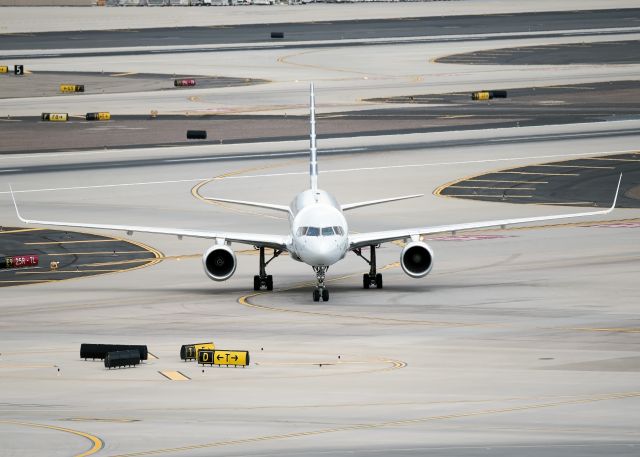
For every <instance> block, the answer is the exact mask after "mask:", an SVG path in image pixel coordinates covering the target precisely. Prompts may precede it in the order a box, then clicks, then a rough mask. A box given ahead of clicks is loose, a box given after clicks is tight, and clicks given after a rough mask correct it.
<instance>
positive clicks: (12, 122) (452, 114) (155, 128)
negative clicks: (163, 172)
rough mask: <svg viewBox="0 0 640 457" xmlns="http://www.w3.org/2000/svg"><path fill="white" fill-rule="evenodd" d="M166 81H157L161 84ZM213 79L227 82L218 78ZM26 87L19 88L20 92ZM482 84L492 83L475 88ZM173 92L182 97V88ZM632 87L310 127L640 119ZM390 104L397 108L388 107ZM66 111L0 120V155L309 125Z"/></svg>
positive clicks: (539, 94)
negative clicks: (51, 116) (58, 119)
mask: <svg viewBox="0 0 640 457" xmlns="http://www.w3.org/2000/svg"><path fill="white" fill-rule="evenodd" d="M134 77H135V76H131V78H134ZM123 78H129V76H125V77H123ZM68 79H71V78H68ZM76 79H78V78H76ZM79 79H80V80H81V81H84V79H82V78H81V77H79ZM111 80H117V81H118V83H119V84H120V85H119V86H117V87H118V90H128V89H127V87H129V86H128V85H127V84H128V83H126V81H125V80H121V79H120V77H116V78H111V79H110V81H111ZM158 80H159V81H162V78H158ZM134 81H135V80H134ZM143 81H144V79H143ZM167 81H168V80H167ZM167 81H165V82H162V84H165V85H167ZM252 82H254V81H252ZM220 83H221V84H227V82H226V81H225V79H224V78H221V79H220ZM237 83H238V84H245V83H246V82H245V81H244V80H241V81H238V82H237ZM230 84H233V81H232V82H230ZM29 87H31V85H30V84H29V85H28V86H24V85H23V88H22V91H25V90H28V89H29ZM484 89H488V90H494V89H499V87H478V90H484ZM113 90H116V88H115V86H114V87H113ZM179 90H183V91H185V94H188V88H179ZM639 91H640V81H615V82H602V83H593V84H574V85H563V86H555V87H554V86H550V87H531V88H516V89H510V90H509V91H508V98H507V99H493V100H489V101H472V100H471V97H470V93H454V94H416V95H410V96H402V97H390V98H377V99H369V100H365V101H366V102H370V103H376V104H386V105H388V106H384V105H383V106H384V107H383V108H381V109H370V110H367V111H352V112H341V113H322V114H319V115H318V132H319V138H336V137H345V136H363V135H389V134H398V133H416V132H439V131H449V130H470V129H482V128H500V127H515V126H520V127H524V126H532V125H557V124H570V123H584V122H603V121H609V120H621V119H634V118H638V117H640V104H638V103H637V94H638V92H639ZM70 96H79V97H82V95H70ZM196 98H197V97H196ZM397 104H402V107H401V108H396V107H395V106H394V105H397ZM69 114H70V115H71V116H72V118H71V120H70V121H69V122H65V123H52V122H43V121H41V120H40V113H38V114H37V115H36V116H34V117H28V118H21V117H18V118H15V117H13V118H10V119H6V118H5V119H0V133H2V141H1V142H0V153H3V152H4V153H8V152H12V153H14V152H21V151H64V150H79V149H90V148H105V147H106V148H122V147H126V148H128V147H149V146H155V145H180V144H220V143H242V142H256V141H263V140H295V139H303V138H306V137H307V136H308V130H309V121H308V117H307V116H281V115H278V116H273V115H254V116H247V115H242V114H235V115H224V114H216V115H208V116H202V115H193V116H177V115H162V114H161V115H160V116H159V117H157V118H153V119H152V118H151V117H150V116H118V114H117V113H113V112H112V113H111V115H112V120H111V121H108V122H90V121H85V120H84V114H83V113H69ZM187 130H205V131H207V139H206V140H189V139H187V137H186V132H187Z"/></svg>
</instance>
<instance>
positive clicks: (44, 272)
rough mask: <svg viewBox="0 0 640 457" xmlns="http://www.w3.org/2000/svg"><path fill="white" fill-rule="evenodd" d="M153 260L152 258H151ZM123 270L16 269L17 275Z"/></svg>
mask: <svg viewBox="0 0 640 457" xmlns="http://www.w3.org/2000/svg"><path fill="white" fill-rule="evenodd" d="M151 260H153V259H151ZM114 271H123V270H47V271H16V274H17V275H49V274H55V273H113V272H114Z"/></svg>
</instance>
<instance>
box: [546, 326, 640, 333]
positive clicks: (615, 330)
mask: <svg viewBox="0 0 640 457" xmlns="http://www.w3.org/2000/svg"><path fill="white" fill-rule="evenodd" d="M553 330H576V331H580V332H606V333H640V328H633V327H617V328H616V327H614V328H591V327H560V328H554V329H553Z"/></svg>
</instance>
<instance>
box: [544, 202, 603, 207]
mask: <svg viewBox="0 0 640 457" xmlns="http://www.w3.org/2000/svg"><path fill="white" fill-rule="evenodd" d="M593 203H594V202H548V203H533V204H534V205H555V206H572V205H593Z"/></svg>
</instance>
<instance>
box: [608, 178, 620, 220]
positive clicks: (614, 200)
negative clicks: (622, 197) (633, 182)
mask: <svg viewBox="0 0 640 457" xmlns="http://www.w3.org/2000/svg"><path fill="white" fill-rule="evenodd" d="M620 184H622V173H620V178H618V187H617V188H616V195H615V196H614V197H613V203H612V204H611V208H609V211H613V209H614V208H615V207H616V203H617V202H618V193H619V192H620Z"/></svg>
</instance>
